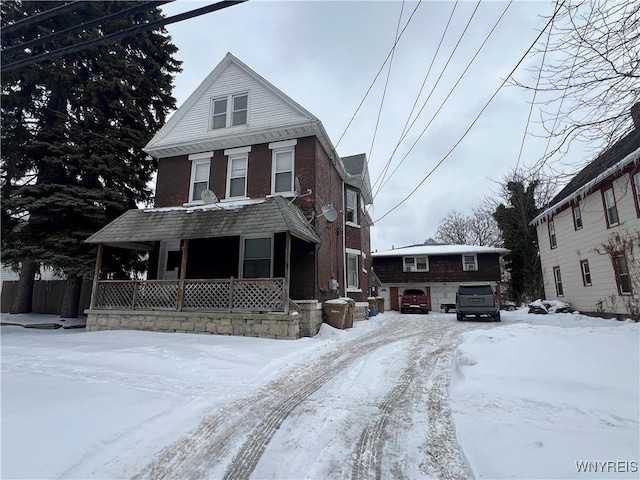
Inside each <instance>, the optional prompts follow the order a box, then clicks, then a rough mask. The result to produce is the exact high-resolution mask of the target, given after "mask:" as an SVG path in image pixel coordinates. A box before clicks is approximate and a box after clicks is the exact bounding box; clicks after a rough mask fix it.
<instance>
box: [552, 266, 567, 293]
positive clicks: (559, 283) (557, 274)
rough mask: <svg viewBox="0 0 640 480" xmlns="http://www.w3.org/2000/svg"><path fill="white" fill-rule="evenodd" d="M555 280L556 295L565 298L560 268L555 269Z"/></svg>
mask: <svg viewBox="0 0 640 480" xmlns="http://www.w3.org/2000/svg"><path fill="white" fill-rule="evenodd" d="M553 279H554V281H555V283H556V294H557V295H558V296H559V297H562V296H564V290H563V288H562V276H561V275H560V267H553Z"/></svg>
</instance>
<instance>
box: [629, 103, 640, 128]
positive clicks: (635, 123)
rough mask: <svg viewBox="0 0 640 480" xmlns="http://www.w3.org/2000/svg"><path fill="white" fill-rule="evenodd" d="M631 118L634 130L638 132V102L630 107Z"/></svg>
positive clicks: (639, 109)
mask: <svg viewBox="0 0 640 480" xmlns="http://www.w3.org/2000/svg"><path fill="white" fill-rule="evenodd" d="M631 118H632V119H633V126H634V127H635V129H636V130H639V131H640V102H636V103H634V104H633V106H632V107H631Z"/></svg>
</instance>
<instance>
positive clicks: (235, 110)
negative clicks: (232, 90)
mask: <svg viewBox="0 0 640 480" xmlns="http://www.w3.org/2000/svg"><path fill="white" fill-rule="evenodd" d="M248 106H249V95H248V94H247V93H241V94H239V95H227V96H225V97H220V98H214V99H213V101H212V105H211V110H212V116H211V129H212V130H217V129H219V128H227V127H232V126H236V125H245V124H246V123H247V112H248Z"/></svg>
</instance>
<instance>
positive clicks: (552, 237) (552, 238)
mask: <svg viewBox="0 0 640 480" xmlns="http://www.w3.org/2000/svg"><path fill="white" fill-rule="evenodd" d="M549 245H550V246H551V248H556V247H557V246H558V237H557V236H556V224H555V223H554V221H553V220H549Z"/></svg>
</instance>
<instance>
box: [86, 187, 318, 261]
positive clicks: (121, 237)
mask: <svg viewBox="0 0 640 480" xmlns="http://www.w3.org/2000/svg"><path fill="white" fill-rule="evenodd" d="M282 232H291V234H292V235H294V236H296V237H298V238H300V239H302V240H304V241H307V242H312V243H320V239H319V238H318V236H317V235H316V233H315V232H314V230H313V228H312V227H311V226H309V224H308V222H307V219H306V218H305V216H304V214H303V213H302V211H301V210H300V209H299V208H298V207H296V206H295V205H292V204H291V202H290V201H289V200H287V199H285V198H283V197H281V196H274V197H270V198H267V199H266V200H261V201H244V202H233V203H231V202H230V203H217V204H210V205H201V206H196V207H169V208H150V209H140V210H138V209H135V210H129V211H128V212H126V213H124V214H122V215H121V216H119V217H118V218H116V219H115V220H114V221H112V222H111V223H109V224H108V225H106V226H105V227H103V228H102V229H101V230H99V231H98V232H96V233H94V234H93V235H91V236H90V237H89V238H87V239H86V240H85V242H87V243H102V244H105V245H113V246H117V247H122V248H133V249H141V250H143V249H151V248H152V247H153V244H152V243H150V242H156V241H159V240H171V239H196V238H213V237H232V236H239V235H246V234H255V233H282Z"/></svg>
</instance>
